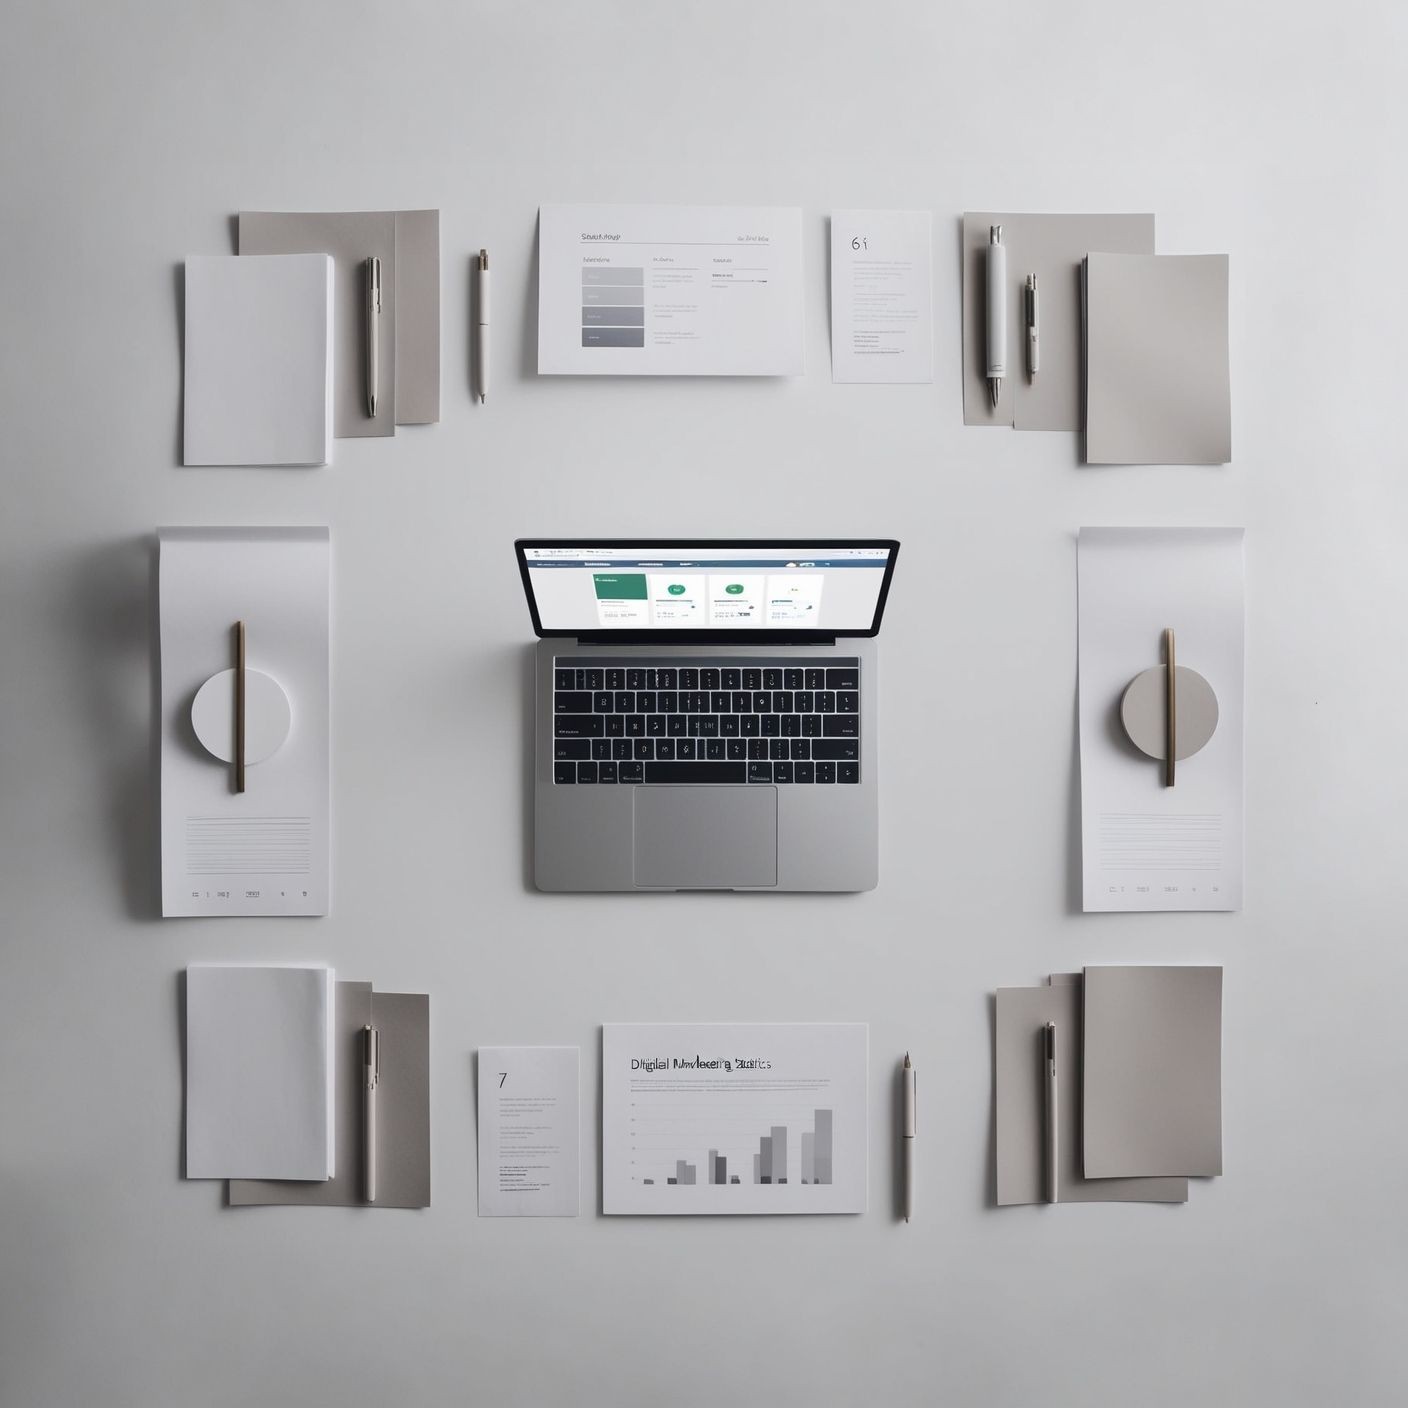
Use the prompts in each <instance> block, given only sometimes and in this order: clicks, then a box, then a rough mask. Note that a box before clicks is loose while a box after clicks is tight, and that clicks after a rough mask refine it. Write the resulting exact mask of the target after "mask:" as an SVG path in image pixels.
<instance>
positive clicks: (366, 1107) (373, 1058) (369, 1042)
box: [362, 1026, 381, 1203]
mask: <svg viewBox="0 0 1408 1408" xmlns="http://www.w3.org/2000/svg"><path fill="white" fill-rule="evenodd" d="M380 1075H381V1041H380V1038H379V1037H378V1035H377V1030H376V1028H375V1027H373V1026H365V1027H363V1028H362V1169H363V1173H364V1175H365V1177H366V1180H367V1201H368V1202H369V1203H374V1202H376V1083H377V1080H378V1079H379V1078H380Z"/></svg>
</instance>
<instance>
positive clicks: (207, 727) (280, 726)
mask: <svg viewBox="0 0 1408 1408" xmlns="http://www.w3.org/2000/svg"><path fill="white" fill-rule="evenodd" d="M292 723H293V710H292V709H291V708H290V707H289V702H288V695H286V694H285V693H284V691H283V687H282V686H281V685H280V684H279V682H278V680H276V679H274V678H273V677H272V676H271V675H266V674H264V673H263V672H262V671H260V670H246V671H245V672H244V760H245V763H246V764H247V765H251V766H252V765H253V764H254V763H262V762H263V761H264V760H265V759H266V758H271V757H273V755H274V754H275V753H277V752H278V751H279V749H280V748H281V747H282V746H283V742H284V739H286V738H287V737H288V731H289V728H290V726H291V725H292ZM191 727H192V728H193V729H195V731H196V737H197V738H198V739H200V741H201V746H202V747H203V748H204V749H205V751H206V752H207V753H209V754H211V755H212V756H213V757H216V758H219V759H220V761H221V762H222V763H230V762H233V761H234V758H235V672H234V671H233V670H221V671H220V673H219V674H218V675H211V677H210V678H209V679H208V680H206V682H205V683H204V684H203V685H201V687H200V689H199V690H197V691H196V697H195V698H194V699H193V700H192V701H191Z"/></svg>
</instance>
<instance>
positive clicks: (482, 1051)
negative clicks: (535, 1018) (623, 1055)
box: [479, 1046, 582, 1217]
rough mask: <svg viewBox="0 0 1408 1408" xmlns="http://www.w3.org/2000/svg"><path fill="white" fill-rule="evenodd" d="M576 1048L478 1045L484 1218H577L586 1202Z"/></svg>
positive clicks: (480, 1167)
mask: <svg viewBox="0 0 1408 1408" xmlns="http://www.w3.org/2000/svg"><path fill="white" fill-rule="evenodd" d="M579 1055H580V1053H579V1052H578V1049H577V1047H575V1046H481V1047H480V1048H479V1216H480V1217H576V1216H577V1213H578V1212H579V1211H580V1207H581V1183H582V1172H581V1160H580V1153H579V1149H580V1131H581V1105H580V1097H579V1091H580V1088H581V1085H580V1078H579V1074H578V1067H579V1064H580V1061H579Z"/></svg>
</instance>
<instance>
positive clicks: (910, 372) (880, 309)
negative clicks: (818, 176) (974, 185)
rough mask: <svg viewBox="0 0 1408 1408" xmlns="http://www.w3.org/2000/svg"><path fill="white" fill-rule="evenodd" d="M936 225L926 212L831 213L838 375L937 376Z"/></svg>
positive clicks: (872, 378) (871, 378)
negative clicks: (935, 314) (934, 289)
mask: <svg viewBox="0 0 1408 1408" xmlns="http://www.w3.org/2000/svg"><path fill="white" fill-rule="evenodd" d="M932 224H933V222H932V220H931V218H930V215H929V212H928V211H927V210H837V211H833V212H832V215H831V380H832V381H868V382H923V381H933V379H934V297H933V229H932Z"/></svg>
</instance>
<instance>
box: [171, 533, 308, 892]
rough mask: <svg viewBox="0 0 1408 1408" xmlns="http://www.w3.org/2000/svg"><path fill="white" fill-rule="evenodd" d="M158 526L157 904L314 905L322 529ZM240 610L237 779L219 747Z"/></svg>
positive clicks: (228, 714)
mask: <svg viewBox="0 0 1408 1408" xmlns="http://www.w3.org/2000/svg"><path fill="white" fill-rule="evenodd" d="M159 539H160V544H161V564H160V572H161V583H160V590H161V912H162V913H163V914H164V915H167V916H171V915H189V914H200V915H210V914H215V915H227V914H326V913H327V912H328V903H329V889H330V885H329V867H328V854H329V839H328V835H329V766H328V685H329V681H328V626H329V569H330V562H331V543H330V540H329V535H328V530H327V529H326V528H166V529H163V530H162V531H161V533H160V535H159ZM239 621H243V622H244V624H245V641H246V671H247V687H246V704H247V718H246V740H247V757H248V765H247V767H246V769H245V790H244V791H243V792H237V791H236V790H235V786H234V772H233V767H232V765H231V763H230V762H229V761H228V759H229V757H230V756H231V755H232V752H233V748H232V744H233V738H232V734H233V723H232V721H233V718H234V707H233V699H234V688H235V685H234V679H235V675H234V672H233V669H232V667H233V664H234V660H235V643H234V641H235V637H234V627H235V624H236V622H239ZM207 706H208V709H207ZM212 719H214V723H213V724H212V723H211V720H212ZM222 725H223V726H222Z"/></svg>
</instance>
